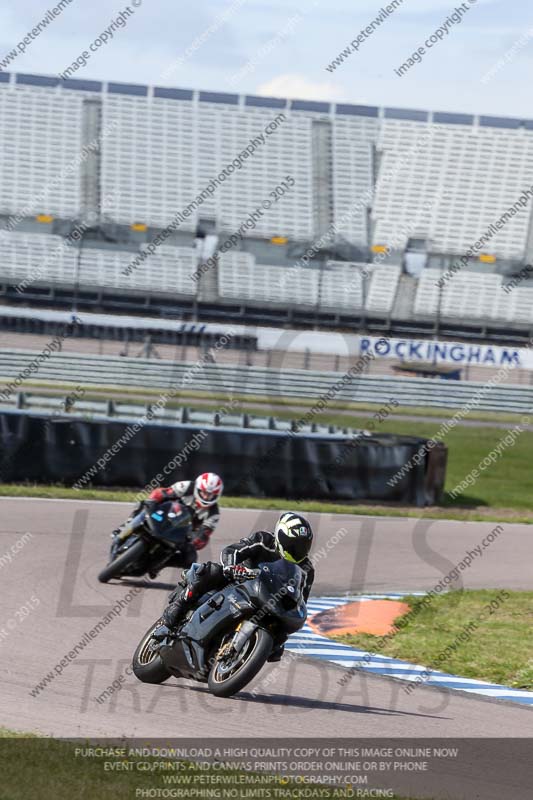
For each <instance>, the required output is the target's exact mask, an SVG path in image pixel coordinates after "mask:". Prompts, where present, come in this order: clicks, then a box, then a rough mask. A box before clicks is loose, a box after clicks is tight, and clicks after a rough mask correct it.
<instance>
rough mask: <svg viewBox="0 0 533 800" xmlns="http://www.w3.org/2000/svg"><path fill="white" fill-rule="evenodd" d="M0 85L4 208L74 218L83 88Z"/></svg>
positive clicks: (0, 177)
mask: <svg viewBox="0 0 533 800" xmlns="http://www.w3.org/2000/svg"><path fill="white" fill-rule="evenodd" d="M7 86H8V84H6V83H2V84H0V137H1V139H2V147H1V148H0V213H3V214H8V215H11V214H18V213H21V214H22V215H23V216H24V215H25V216H29V215H31V214H38V213H41V212H46V213H49V214H55V215H57V216H64V217H74V216H76V215H77V214H78V212H79V209H80V204H81V185H80V177H79V159H80V150H81V147H82V144H81V135H82V98H81V97H80V96H79V93H77V92H76V93H64V92H60V93H57V92H54V93H51V92H50V91H43V89H41V88H40V87H39V88H37V87H33V86H18V87H17V89H16V90H15V91H9V90H7V89H6V87H7Z"/></svg>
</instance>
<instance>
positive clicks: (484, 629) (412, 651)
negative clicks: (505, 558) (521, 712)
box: [334, 589, 533, 691]
mask: <svg viewBox="0 0 533 800" xmlns="http://www.w3.org/2000/svg"><path fill="white" fill-rule="evenodd" d="M498 597H499V599H498ZM406 602H407V603H408V604H409V606H410V607H411V612H409V613H407V614H406V615H404V617H399V618H398V619H397V620H396V627H397V628H398V630H397V632H396V633H395V635H394V636H392V637H390V638H388V639H387V640H386V641H385V642H382V640H381V638H380V637H378V636H372V635H369V634H362V633H361V634H359V633H358V634H350V635H344V636H338V637H334V638H335V639H337V640H338V641H341V642H345V643H346V644H350V645H353V646H354V647H358V648H361V649H364V650H367V651H368V652H374V651H375V650H376V649H377V648H378V647H379V653H380V655H387V656H392V657H393V658H400V659H404V660H406V661H411V662H414V663H416V664H422V665H424V666H426V667H431V668H434V669H435V670H438V671H441V672H450V673H452V674H454V675H459V676H460V677H462V678H477V679H479V680H486V681H490V682H493V683H499V684H504V685H505V686H512V687H514V688H516V689H527V690H530V691H531V690H533V658H532V654H533V592H505V593H503V595H502V593H501V591H500V590H498V589H495V590H484V589H483V590H472V591H453V592H448V593H447V594H443V595H436V596H434V597H433V599H432V601H431V603H429V604H424V602H423V599H422V598H420V597H408V598H406ZM491 603H492V606H491Z"/></svg>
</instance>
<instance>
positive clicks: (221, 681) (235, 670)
mask: <svg viewBox="0 0 533 800" xmlns="http://www.w3.org/2000/svg"><path fill="white" fill-rule="evenodd" d="M273 644H274V640H273V638H272V636H271V635H270V634H269V633H268V631H265V630H264V629H263V628H256V629H255V630H254V632H253V633H252V635H251V636H250V638H249V639H248V640H247V641H246V643H245V645H244V647H243V648H242V650H241V651H240V652H239V653H237V655H236V656H235V657H234V658H233V659H230V660H227V659H222V660H218V658H217V659H215V663H214V664H213V666H212V668H211V672H210V673H209V678H208V682H207V683H208V686H209V691H210V692H211V694H214V695H215V697H230V696H231V695H232V694H235V693H236V692H239V691H240V690H241V689H243V688H244V687H245V686H246V685H247V684H248V683H250V681H251V680H252V679H253V678H255V676H256V675H257V673H258V672H259V670H260V669H261V667H262V666H263V665H264V664H265V662H266V660H267V658H268V657H269V655H270V653H271V652H272V647H273Z"/></svg>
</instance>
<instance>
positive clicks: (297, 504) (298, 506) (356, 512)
mask: <svg viewBox="0 0 533 800" xmlns="http://www.w3.org/2000/svg"><path fill="white" fill-rule="evenodd" d="M136 495H137V490H133V489H132V490H128V489H79V490H76V489H72V488H70V487H67V486H49V485H40V484H25V483H24V484H16V483H4V484H0V497H42V498H47V499H54V500H61V499H64V500H102V501H107V502H115V503H133V502H134V498H135V497H136ZM220 505H221V507H222V508H252V509H260V510H272V511H286V510H287V508H291V509H292V510H293V511H302V512H303V511H307V512H308V513H310V514H312V513H315V514H349V515H351V516H362V517H405V518H413V519H420V518H421V517H424V519H443V520H446V519H447V520H459V521H464V522H516V523H523V524H527V525H531V524H533V512H532V513H530V514H528V513H527V512H519V511H515V510H513V509H509V508H473V509H460V508H457V509H454V508H450V507H447V508H444V507H436V506H435V507H428V508H424V509H422V508H412V507H405V506H393V505H391V506H380V505H375V506H374V505H354V504H353V503H352V504H348V503H346V504H343V503H326V502H320V501H317V500H284V499H282V498H276V497H269V498H262V497H228V496H225V497H223V499H222V502H221V503H220Z"/></svg>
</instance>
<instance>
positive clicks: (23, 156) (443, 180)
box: [0, 73, 533, 260]
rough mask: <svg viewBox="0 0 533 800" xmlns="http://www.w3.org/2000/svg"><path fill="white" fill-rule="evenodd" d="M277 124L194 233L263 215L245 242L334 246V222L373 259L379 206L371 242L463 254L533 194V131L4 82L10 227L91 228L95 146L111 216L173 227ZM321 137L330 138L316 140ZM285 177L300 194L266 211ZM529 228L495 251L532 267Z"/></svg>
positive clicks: (471, 119)
mask: <svg viewBox="0 0 533 800" xmlns="http://www.w3.org/2000/svg"><path fill="white" fill-rule="evenodd" d="M95 109H96V111H95ZM279 114H283V115H285V120H284V121H283V122H282V124H280V125H279V126H278V127H277V129H276V130H275V132H274V133H273V134H272V135H271V136H265V138H264V143H263V144H261V145H260V146H258V147H257V148H256V150H255V152H254V154H253V156H252V157H250V158H248V159H246V160H245V161H243V163H242V169H237V168H236V169H235V171H234V172H233V174H231V175H229V177H228V178H227V179H226V180H225V181H224V182H223V183H220V185H219V186H218V187H217V189H216V191H215V192H214V193H213V195H212V197H209V198H207V199H206V200H205V201H204V202H203V203H202V204H201V205H199V206H198V208H196V209H194V210H193V212H192V213H191V215H190V216H189V217H187V219H185V220H184V221H183V222H181V229H182V230H185V231H193V230H194V229H195V227H196V224H197V221H198V218H199V217H200V216H201V217H203V218H205V217H207V218H213V219H215V220H216V222H217V224H218V226H219V228H221V229H224V230H236V229H239V228H240V226H241V225H242V223H243V221H244V220H245V219H246V218H247V217H248V216H249V215H250V214H251V213H252V212H253V211H254V210H255V209H257V208H263V211H264V213H263V215H262V216H261V218H260V219H259V220H258V222H257V227H256V228H255V230H252V229H250V230H246V232H245V234H246V235H256V236H262V237H265V238H270V237H271V236H273V235H280V234H283V235H286V236H288V237H289V238H290V239H293V240H302V241H308V240H312V239H313V238H314V237H316V236H318V235H319V234H321V233H322V232H323V227H324V223H325V218H324V208H325V209H326V212H325V213H326V216H327V210H328V209H329V212H330V215H331V219H330V221H331V223H335V224H336V225H337V232H338V233H339V234H341V235H343V236H344V237H346V238H347V239H348V240H349V241H350V242H352V243H353V244H355V245H358V246H363V247H364V246H366V245H367V244H368V231H369V225H368V219H367V208H366V207H365V206H368V207H372V217H373V223H374V225H373V241H374V243H378V244H392V243H393V242H394V243H395V244H394V246H395V247H396V246H397V245H398V246H399V247H401V246H402V243H403V244H404V243H405V242H406V241H407V239H408V238H409V237H414V238H421V239H424V240H429V241H430V242H431V243H432V249H433V251H434V252H437V253H442V254H462V253H463V252H465V251H466V250H468V248H470V247H471V246H472V245H473V244H474V243H475V242H476V241H477V240H478V239H479V238H480V236H481V235H483V234H484V233H485V232H486V231H487V230H488V229H489V226H490V225H491V224H494V223H495V222H496V221H497V220H499V219H500V218H501V216H502V215H503V214H504V212H506V211H507V210H508V208H510V207H512V206H513V205H514V204H515V203H516V201H517V200H518V198H519V197H520V195H521V194H522V192H523V190H524V188H526V187H528V186H531V185H532V184H533V122H532V121H530V120H519V119H516V120H513V119H506V118H493V117H483V116H470V115H465V114H449V113H446V114H443V113H438V112H424V111H415V110H409V109H394V108H378V107H370V106H355V105H347V104H340V103H339V104H330V103H318V102H311V101H298V100H292V101H286V100H282V99H276V98H267V97H254V96H249V95H247V96H243V95H236V94H221V93H216V92H198V91H191V90H185V89H172V88H163V87H147V86H140V85H130V84H116V83H100V82H98V81H86V80H80V79H77V80H76V79H75V80H67V81H61V80H60V79H59V78H52V77H45V76H38V75H23V74H16V75H15V74H11V75H10V74H7V73H1V74H0V132H1V134H3V139H4V147H3V150H2V153H1V154H0V213H2V212H3V213H6V214H16V213H20V212H22V211H23V210H24V211H26V215H31V214H33V213H36V212H39V211H42V212H45V213H49V214H53V215H56V216H63V217H67V218H75V217H78V216H79V213H80V209H82V208H83V206H84V200H85V198H84V197H83V196H82V187H83V186H84V180H83V179H82V178H83V169H84V167H83V166H82V163H81V162H82V161H83V159H81V158H80V151H81V150H82V148H83V146H86V145H87V144H88V142H89V141H94V134H95V133H96V134H98V139H99V142H100V149H99V155H98V158H99V165H98V169H99V173H98V174H99V179H100V187H99V189H100V193H101V198H102V201H103V212H104V214H105V215H106V216H107V218H108V219H109V220H110V221H111V222H117V223H123V224H127V225H129V224H131V223H134V222H144V223H146V224H148V225H151V226H160V227H164V226H165V225H167V224H168V223H169V222H170V221H171V220H172V219H174V217H175V215H176V213H177V212H179V211H181V210H183V209H185V208H187V206H188V205H189V204H190V203H191V201H192V200H193V199H194V197H195V196H196V195H198V194H199V193H200V192H201V191H202V190H203V189H205V187H206V186H207V185H208V184H209V182H210V181H211V179H212V178H214V177H216V176H217V175H218V174H219V173H220V171H221V170H222V169H223V168H224V167H225V166H226V165H228V164H231V162H232V161H233V160H234V159H235V157H236V156H237V155H238V154H239V153H240V152H241V151H242V150H244V148H245V147H246V146H247V145H248V143H249V142H250V140H252V139H254V138H256V137H258V136H260V135H263V134H264V133H265V130H266V127H267V125H268V124H269V123H270V122H271V121H272V120H273V119H275V118H276V116H277V115H279ZM316 122H320V126H321V129H322V130H323V131H324V132H325V136H323V137H315V136H314V135H313V132H314V131H315V130H316V127H314V125H315V123H316ZM95 126H96V128H97V130H96V131H95V130H94V127H95ZM324 153H325V154H326V156H327V158H328V159H329V158H330V166H329V167H328V168H327V169H325V170H324V174H323V175H321V177H320V180H321V181H329V184H325V185H324V187H325V188H324V192H325V195H324V197H325V199H324V197H323V196H322V195H320V197H321V206H320V209H321V210H320V213H318V211H317V206H318V204H317V202H316V200H315V198H316V197H317V196H318V193H319V185H318V184H315V183H314V179H315V177H316V176H315V174H314V173H315V172H316V170H315V167H316V164H317V157H318V155H320V156H322V155H323V154H324ZM323 161H324V159H323V158H321V159H320V163H323ZM287 175H292V176H293V177H294V179H295V185H294V187H293V188H292V190H291V191H290V192H289V193H287V194H286V195H285V196H284V197H282V198H281V199H279V201H277V202H274V203H272V206H271V207H270V208H269V209H265V208H264V207H262V203H263V202H264V200H266V199H268V198H269V196H270V195H269V193H270V192H271V191H272V190H273V189H274V188H275V186H276V185H277V184H278V183H279V182H280V181H282V180H284V179H285V177H286V176H287ZM376 177H377V184H376V187H375V191H374V182H375V178H376ZM321 185H322V184H320V186H321ZM93 189H94V187H93ZM361 199H362V201H363V202H362V204H361V205H359V206H358V202H359V201H360V200H361ZM529 229H530V214H529V208H525V209H519V210H518V212H517V213H515V214H514V215H513V217H512V218H510V219H509V220H508V221H507V222H506V223H505V225H504V226H503V227H502V229H501V230H499V231H498V232H497V233H496V234H495V235H494V237H493V238H492V239H491V240H490V242H489V243H488V244H487V248H486V249H487V251H488V252H489V253H491V254H494V255H496V256H498V257H502V258H506V259H517V260H521V259H523V257H524V254H525V251H526V243H527V241H528V232H529Z"/></svg>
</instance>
